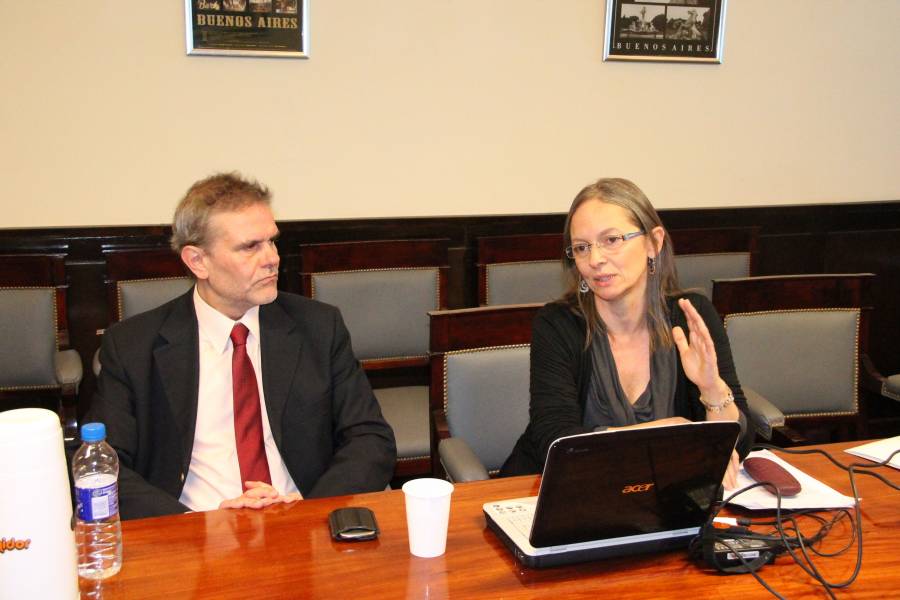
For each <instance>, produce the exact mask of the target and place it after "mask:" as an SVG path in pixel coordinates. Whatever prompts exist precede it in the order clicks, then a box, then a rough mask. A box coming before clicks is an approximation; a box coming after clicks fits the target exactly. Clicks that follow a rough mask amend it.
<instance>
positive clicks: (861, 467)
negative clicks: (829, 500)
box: [691, 444, 900, 598]
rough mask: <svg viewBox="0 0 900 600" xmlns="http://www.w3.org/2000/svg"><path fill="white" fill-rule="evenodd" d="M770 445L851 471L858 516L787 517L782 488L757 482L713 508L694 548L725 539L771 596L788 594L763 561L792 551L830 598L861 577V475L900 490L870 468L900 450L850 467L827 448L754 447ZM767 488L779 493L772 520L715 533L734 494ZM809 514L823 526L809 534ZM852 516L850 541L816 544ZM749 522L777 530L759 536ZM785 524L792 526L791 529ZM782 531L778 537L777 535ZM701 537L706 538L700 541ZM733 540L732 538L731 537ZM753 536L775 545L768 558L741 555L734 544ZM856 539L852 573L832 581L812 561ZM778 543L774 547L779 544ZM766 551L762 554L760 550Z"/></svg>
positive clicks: (843, 513) (833, 553)
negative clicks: (805, 526) (805, 521)
mask: <svg viewBox="0 0 900 600" xmlns="http://www.w3.org/2000/svg"><path fill="white" fill-rule="evenodd" d="M757 448H759V449H766V450H776V451H778V452H784V453H786V454H821V455H822V456H824V457H825V458H827V459H828V460H829V461H831V463H832V464H834V465H835V466H837V467H838V468H840V469H842V470H844V471H847V472H848V474H849V477H850V488H851V490H852V492H853V511H854V513H855V515H856V518H854V515H853V513H851V512H850V510H849V509H846V508H844V509H839V510H838V511H837V512H836V514H835V515H834V516H832V518H831V519H825V518H823V517H820V516H819V515H816V514H813V512H812V510H799V511H796V512H794V513H792V514H790V515H785V516H784V517H783V516H782V511H781V492H780V490H779V489H778V487H777V486H775V485H773V484H772V483H771V482H757V483H754V484H753V485H750V486H747V487H745V488H743V489H740V490H737V491H736V492H734V493H733V494H731V495H730V496H729V497H728V498H726V499H725V500H723V501H722V502H721V503H720V504H719V505H718V507H716V509H715V510H714V511H713V512H712V514H711V515H710V517H709V519H708V520H707V523H706V525H704V527H703V529H702V532H703V534H702V536H698V538H695V540H693V541H692V543H691V547H692V549H696V546H697V542H702V543H703V544H713V545H714V544H715V543H717V542H718V543H720V544H722V545H723V546H724V547H725V548H727V549H728V550H730V551H731V553H732V554H733V555H734V556H736V557H737V559H738V560H739V561H740V563H741V566H742V567H743V571H741V572H747V573H750V574H751V575H753V577H754V578H755V579H756V580H757V581H758V582H759V583H760V585H762V586H763V587H764V588H765V589H766V590H767V591H769V592H770V593H771V594H772V595H774V596H775V597H777V598H783V596H781V595H780V594H779V593H778V592H777V591H775V590H774V589H773V588H772V587H771V586H770V585H769V584H768V583H767V582H766V581H765V580H764V579H763V578H762V577H761V576H760V575H759V574H758V573H757V571H758V570H759V569H760V568H762V566H763V565H764V564H766V563H767V562H769V560H770V559H771V558H772V557H773V556H774V555H777V554H779V553H780V552H787V553H788V554H789V555H790V556H791V558H792V559H793V560H794V562H795V563H796V564H797V565H798V566H800V568H802V569H803V570H804V571H805V572H806V573H807V574H808V575H809V576H810V577H812V578H813V579H815V580H816V581H817V582H818V583H819V584H820V585H822V587H823V589H824V590H825V592H826V593H827V594H828V596H829V597H830V598H835V596H834V591H833V590H834V589H842V588H846V587H848V586H850V585H851V584H852V583H853V582H854V581H855V580H856V578H857V576H858V575H859V572H860V569H861V567H862V550H863V535H862V518H861V516H860V511H859V492H858V490H857V487H856V475H857V474H859V475H869V476H872V477H875V478H876V479H878V480H880V481H881V482H882V483H884V484H885V485H887V486H889V487H890V488H892V489H896V490H900V486H898V485H897V484H894V483H893V482H891V481H889V480H888V479H887V478H885V477H884V476H882V475H880V474H878V473H874V472H872V471H870V470H869V469H872V468H877V467H881V466H885V465H887V464H888V463H889V462H890V461H891V459H892V458H893V457H894V456H896V455H897V454H900V450H896V451H894V452H892V453H891V454H890V455H889V456H888V457H887V458H885V459H884V460H883V461H880V462H877V463H850V464H848V465H844V464H842V463H840V462H839V461H837V460H836V459H835V458H834V457H832V456H831V454H829V453H828V452H826V451H825V450H820V449H818V448H814V449H784V448H779V447H777V446H771V445H768V444H756V445H754V449H757ZM760 486H763V487H766V489H768V490H770V491H771V492H772V493H773V494H774V495H775V497H776V505H775V519H774V520H767V521H753V520H751V519H746V518H739V519H737V523H738V525H739V526H741V527H737V528H728V529H727V530H725V531H723V532H722V533H721V534H719V533H716V529H715V528H714V527H713V521H714V520H715V518H716V517H717V516H718V514H719V512H720V511H721V510H722V508H723V507H724V506H725V505H726V504H728V503H729V502H731V501H732V500H733V499H734V498H735V497H737V496H739V495H741V494H743V493H745V492H747V491H749V490H751V489H753V488H755V487H760ZM802 516H806V517H809V518H811V519H813V520H815V521H818V522H819V529H818V531H816V532H815V533H814V534H813V535H810V536H804V535H803V534H802V533H801V532H800V525H799V522H798V520H797V518H798V517H802ZM844 518H846V519H848V520H849V521H850V527H851V530H852V535H851V537H850V538H849V539H848V541H847V544H846V545H845V546H843V547H842V548H840V549H838V550H835V551H831V552H825V551H822V550H820V549H819V548H817V547H816V546H817V545H818V543H819V542H821V541H822V540H823V539H824V538H825V537H826V536H827V535H828V534H829V533H830V532H831V530H832V528H833V527H834V525H835V524H837V523H838V522H839V521H841V520H842V519H844ZM750 525H771V526H774V527H775V531H774V532H773V534H768V535H765V534H756V533H753V532H750V531H749V530H748V529H747V526H750ZM786 525H789V526H788V527H786ZM776 533H777V535H774V534H776ZM725 536H728V537H725ZM701 538H702V539H701ZM729 538H730V539H729ZM736 538H740V539H752V540H762V541H767V542H770V543H772V544H773V546H772V548H773V549H772V550H767V551H766V552H769V553H770V556H769V557H768V558H764V559H762V560H761V559H760V558H756V559H754V560H753V561H748V560H747V559H746V558H745V557H744V556H743V554H742V551H741V550H740V549H738V548H737V547H736V546H734V545H733V544H732V543H731V542H732V541H733V540H734V539H736ZM854 542H855V543H856V548H857V549H856V564H855V565H854V568H853V572H852V573H851V575H850V576H849V577H848V578H847V579H845V580H844V581H840V582H831V581H828V580H827V579H826V578H825V577H824V576H823V575H822V573H821V572H820V571H819V569H818V568H817V567H816V565H815V564H814V562H813V560H812V556H811V554H810V552H811V553H813V554H815V555H817V556H821V557H834V556H839V555H841V554H843V553H844V552H846V551H847V550H849V549H850V548H851V547H852V546H853V544H854ZM776 543H777V544H778V545H777V546H775V545H774V544H776ZM795 549H799V555H798V554H797V553H796V552H795ZM709 552H710V554H709V555H710V556H714V551H713V550H712V549H710V551H709ZM761 554H762V553H761ZM713 566H715V567H716V568H718V569H719V570H721V571H723V572H732V573H733V572H739V571H737V570H732V568H728V567H722V566H721V565H719V564H717V563H716V561H715V559H713Z"/></svg>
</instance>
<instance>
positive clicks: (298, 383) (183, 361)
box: [88, 289, 396, 519]
mask: <svg viewBox="0 0 900 600" xmlns="http://www.w3.org/2000/svg"><path fill="white" fill-rule="evenodd" d="M259 322H260V353H261V361H262V371H263V375H262V380H263V391H264V394H265V403H266V410H267V412H268V418H269V425H270V426H271V429H272V435H273V437H274V439H275V443H276V445H277V446H278V450H279V452H280V453H281V457H282V459H283V460H284V463H285V465H286V466H287V469H288V472H289V473H290V474H291V477H292V478H293V480H294V482H295V483H296V484H297V487H298V488H299V490H300V492H301V493H302V494H303V497H304V498H315V497H322V496H336V495H342V494H352V493H359V492H370V491H377V490H382V489H384V487H385V486H386V485H387V484H388V482H389V481H390V479H391V475H392V474H393V469H394V460H395V458H396V447H395V443H394V434H393V431H392V430H391V428H390V426H389V425H388V424H387V423H386V422H385V421H384V418H383V417H382V415H381V410H380V409H379V407H378V403H377V401H376V400H375V396H374V395H373V394H372V390H371V387H370V386H369V382H368V379H367V378H366V375H365V373H364V372H363V370H362V368H361V367H360V365H359V362H358V361H357V360H356V358H355V357H354V355H353V350H352V348H351V345H350V336H349V333H348V332H347V329H346V327H345V326H344V322H343V320H342V319H341V315H340V312H339V311H338V309H337V308H335V307H333V306H329V305H327V304H323V303H321V302H316V301H315V300H310V299H309V298H304V297H302V296H297V295H294V294H288V293H284V292H280V293H279V294H278V297H277V298H276V300H275V301H274V302H272V303H271V304H266V305H263V306H260V310H259ZM100 362H101V364H102V365H103V368H102V370H101V372H100V378H99V382H98V390H97V394H96V395H95V396H94V399H93V402H92V405H91V408H90V410H89V412H88V419H89V420H91V421H99V422H103V423H105V424H106V428H107V440H108V441H109V443H110V444H111V445H112V446H113V447H114V448H115V449H116V451H117V452H118V454H119V461H120V473H119V498H120V499H119V502H120V511H121V515H122V518H124V519H129V518H139V517H149V516H156V515H164V514H171V513H178V512H186V511H187V510H189V509H188V508H187V507H186V506H184V505H182V504H181V503H180V502H179V501H178V498H179V497H180V495H181V490H182V487H183V486H184V480H185V477H186V476H187V472H188V468H189V466H190V460H191V449H192V447H193V443H194V427H195V424H196V419H197V395H198V388H199V377H200V366H199V364H200V351H199V339H198V326H197V317H196V313H195V311H194V303H193V289H192V290H191V291H189V292H188V293H186V294H184V295H183V296H181V297H179V298H176V299H175V300H172V301H171V302H169V303H167V304H164V305H162V306H160V307H158V308H156V309H154V310H151V311H148V312H146V313H143V314H140V315H136V316H134V317H132V318H130V319H126V320H125V321H122V322H120V323H117V324H115V325H113V326H111V327H110V328H109V329H108V330H107V331H106V333H105V334H104V336H103V343H102V346H101V349H100Z"/></svg>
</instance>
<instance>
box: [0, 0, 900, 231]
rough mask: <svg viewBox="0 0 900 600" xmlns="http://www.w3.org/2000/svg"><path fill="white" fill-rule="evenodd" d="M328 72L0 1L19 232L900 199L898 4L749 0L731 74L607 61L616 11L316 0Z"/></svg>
mask: <svg viewBox="0 0 900 600" xmlns="http://www.w3.org/2000/svg"><path fill="white" fill-rule="evenodd" d="M310 4H311V19H310V33H311V52H310V54H311V58H310V59H309V60H288V59H261V58H229V57H204V56H186V55H185V43H184V10H183V2H182V1H181V0H88V1H81V2H71V1H68V0H42V1H40V2H27V1H22V0H0V7H2V11H0V14H2V15H3V18H2V19H0V81H2V84H3V92H2V94H0V134H2V140H0V168H2V171H0V207H2V209H3V210H2V214H3V217H2V221H0V227H45V226H64V225H65V226H75V225H114V224H155V223H166V222H168V221H169V219H170V216H171V211H172V208H173V207H174V204H175V202H176V201H177V199H178V198H179V197H180V196H181V194H183V192H184V190H185V189H186V188H187V187H188V186H189V185H190V183H191V182H193V181H194V180H195V179H197V178H199V177H201V176H204V175H206V174H209V173H211V172H214V171H217V170H223V169H240V170H242V171H244V172H245V173H248V174H251V175H253V176H255V177H257V178H259V179H260V180H262V181H264V182H266V183H268V184H269V185H270V187H271V188H272V189H273V191H274V193H275V198H276V201H275V202H276V203H275V207H276V213H277V215H278V217H279V218H281V219H313V218H354V217H380V216H384V217H390V216H416V215H467V214H507V213H540V212H561V211H565V210H566V209H567V207H568V203H569V201H570V199H571V198H572V197H573V196H574V194H575V193H576V192H577V191H578V189H579V188H580V187H581V186H582V185H583V184H586V183H588V182H589V181H591V180H592V179H594V178H596V177H599V176H610V175H615V176H625V177H629V178H632V179H634V180H635V181H636V182H637V183H638V184H639V185H641V186H642V187H643V188H644V189H645V191H646V192H647V193H648V195H649V196H650V198H651V199H652V200H653V201H654V202H655V204H656V205H657V206H658V207H663V208H675V207H679V208H680V207H706V206H740V205H759V204H798V203H800V204H802V203H830V202H857V201H867V200H894V199H897V198H900V160H898V158H900V152H898V132H900V126H898V125H900V119H898V108H897V106H898V98H900V78H898V73H900V59H898V56H900V53H898V52H897V43H896V37H897V35H898V30H897V23H898V22H900V2H898V1H897V0H790V1H785V0H731V1H730V2H729V3H728V4H729V5H728V11H727V15H726V40H725V62H724V64H722V65H710V64H702V65H695V64H679V63H667V64H666V63H662V64H655V63H625V62H606V63H604V62H603V61H602V60H601V56H602V43H603V35H604V25H603V23H604V14H605V0H389V1H388V0H310Z"/></svg>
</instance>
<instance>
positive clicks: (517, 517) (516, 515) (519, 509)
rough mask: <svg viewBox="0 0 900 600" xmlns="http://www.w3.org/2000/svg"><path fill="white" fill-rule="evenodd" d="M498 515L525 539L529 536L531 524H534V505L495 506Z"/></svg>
mask: <svg viewBox="0 0 900 600" xmlns="http://www.w3.org/2000/svg"><path fill="white" fill-rule="evenodd" d="M494 506H495V508H496V511H497V514H498V515H503V517H504V518H505V519H506V520H507V522H508V523H510V524H511V525H512V526H513V527H515V528H516V530H518V532H519V533H521V534H522V535H523V536H524V537H525V538H526V539H528V537H529V536H530V535H531V524H532V523H533V522H534V504H519V503H518V502H516V503H511V504H495V505H494Z"/></svg>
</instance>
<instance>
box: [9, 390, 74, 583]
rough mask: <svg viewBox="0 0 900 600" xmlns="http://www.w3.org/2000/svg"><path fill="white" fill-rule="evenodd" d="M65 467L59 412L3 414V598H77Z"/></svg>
mask: <svg viewBox="0 0 900 600" xmlns="http://www.w3.org/2000/svg"><path fill="white" fill-rule="evenodd" d="M67 471H68V468H67V466H66V456H65V452H64V451H63V436H62V428H61V427H60V425H59V417H58V416H57V415H56V413H54V412H51V411H49V410H45V409H42V408H21V409H16V410H9V411H6V412H2V413H0V490H2V493H0V545H2V550H0V598H63V599H65V598H71V599H73V600H74V599H77V598H78V571H77V566H76V562H77V555H76V551H75V535H74V533H73V531H72V501H71V497H70V495H69V477H68V473H67Z"/></svg>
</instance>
